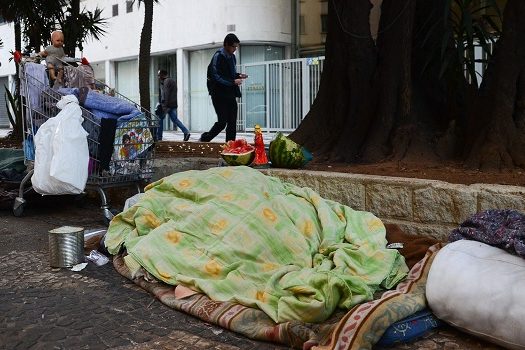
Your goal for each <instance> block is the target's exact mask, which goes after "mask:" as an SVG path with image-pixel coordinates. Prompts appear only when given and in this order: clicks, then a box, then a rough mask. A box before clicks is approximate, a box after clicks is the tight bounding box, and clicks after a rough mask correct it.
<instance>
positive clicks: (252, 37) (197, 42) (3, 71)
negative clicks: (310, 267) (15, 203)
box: [0, 0, 298, 132]
mask: <svg viewBox="0 0 525 350" xmlns="http://www.w3.org/2000/svg"><path fill="white" fill-rule="evenodd" d="M134 3H135V4H134V5H132V1H126V0H84V1H81V6H83V7H85V8H86V9H88V10H93V9H94V8H95V7H97V6H98V7H99V8H101V9H103V13H102V17H104V18H107V20H108V26H107V27H106V31H107V33H106V35H105V36H103V37H102V40H101V41H92V40H89V41H88V42H87V43H85V44H84V51H83V52H82V53H78V56H79V57H80V56H84V57H86V58H87V59H88V60H89V61H90V62H91V64H92V66H93V68H94V69H95V77H96V78H97V79H98V80H101V81H103V82H105V83H106V84H107V85H110V86H113V87H115V88H116V89H117V90H118V91H119V92H120V93H121V94H123V95H125V96H127V97H129V98H130V99H132V100H134V101H136V102H138V101H139V93H138V91H139V89H138V53H139V42H140V33H141V30H142V24H143V21H144V6H143V5H142V6H139V2H138V1H135V2H134ZM297 3H298V2H297V1H296V0H195V1H173V0H161V1H160V2H159V3H158V4H156V5H155V6H154V15H153V37H152V43H151V70H150V78H149V79H150V87H151V94H152V95H151V106H152V108H153V107H154V105H155V103H156V102H157V101H158V89H157V86H158V85H157V84H158V83H157V71H158V69H160V68H164V69H166V70H167V71H168V72H169V74H170V75H171V77H174V78H176V79H177V84H178V101H179V108H178V112H179V118H180V119H181V120H182V121H183V122H184V124H185V125H186V126H188V127H189V128H190V130H191V131H193V132H200V131H205V130H207V129H209V128H210V126H211V125H212V124H213V123H214V122H215V121H216V116H215V113H214V111H213V107H212V105H211V100H210V99H209V96H208V92H207V90H206V68H207V65H208V63H209V61H210V58H211V56H212V55H213V52H214V51H215V50H216V49H217V48H220V47H222V42H223V39H224V37H225V36H226V34H227V33H234V34H236V35H237V36H238V37H239V39H240V41H241V46H240V48H239V50H238V52H237V62H238V64H246V63H252V62H261V61H269V60H280V59H285V58H290V57H292V56H294V54H293V51H294V50H295V47H296V46H295V45H296V39H295V38H296V37H297V35H296V33H297V32H296V30H295V28H296V27H297V25H296V21H295V19H294V18H295V16H296V15H295V13H297V11H296V6H297ZM65 34H66V35H67V33H65ZM0 38H2V40H3V42H4V48H3V49H0V62H1V63H2V65H1V66H0V85H4V84H5V85H9V86H11V85H12V81H13V75H14V73H15V67H14V64H13V63H11V62H8V58H9V57H10V54H9V51H10V50H12V48H14V34H13V26H12V24H9V23H3V24H0ZM254 78H256V77H254ZM250 83H253V84H256V82H253V81H252V82H250V80H248V81H246V83H245V84H246V85H249V84H250ZM0 95H1V96H2V98H1V99H3V95H4V94H3V93H0ZM166 119H168V118H166ZM6 121H7V116H6V112H5V103H3V101H0V126H6ZM7 124H8V121H7Z"/></svg>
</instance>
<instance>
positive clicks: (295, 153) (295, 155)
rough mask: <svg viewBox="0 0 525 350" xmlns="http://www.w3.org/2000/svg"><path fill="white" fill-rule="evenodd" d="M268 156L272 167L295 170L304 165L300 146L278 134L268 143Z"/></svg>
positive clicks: (304, 160)
mask: <svg viewBox="0 0 525 350" xmlns="http://www.w3.org/2000/svg"><path fill="white" fill-rule="evenodd" d="M269 156H270V162H271V165H272V167H275V168H288V169H297V168H300V167H302V166H303V165H304V164H305V163H306V159H305V157H304V154H303V150H302V147H301V145H299V144H298V143H296V142H294V141H293V140H291V139H290V138H288V137H286V136H285V135H283V134H282V133H281V132H278V133H277V134H276V135H275V138H274V139H273V141H272V142H270V148H269Z"/></svg>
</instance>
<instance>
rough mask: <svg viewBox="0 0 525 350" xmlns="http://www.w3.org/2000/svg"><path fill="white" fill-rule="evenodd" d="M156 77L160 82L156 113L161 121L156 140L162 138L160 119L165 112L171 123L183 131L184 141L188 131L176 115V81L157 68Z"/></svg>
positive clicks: (187, 136)
mask: <svg viewBox="0 0 525 350" xmlns="http://www.w3.org/2000/svg"><path fill="white" fill-rule="evenodd" d="M158 77H159V83H160V86H159V90H160V108H158V109H157V111H156V114H157V115H158V116H159V118H160V119H161V123H160V125H159V128H158V130H157V141H160V140H162V132H163V130H162V129H163V126H162V121H163V120H164V118H165V117H166V114H168V115H169V117H170V120H171V121H172V122H173V124H175V125H176V126H177V127H178V128H179V129H180V130H181V131H182V132H183V133H184V141H188V140H189V139H190V131H189V130H188V128H186V126H184V124H183V123H182V122H181V121H180V119H179V118H178V117H177V82H176V81H175V80H174V79H172V78H170V77H169V76H168V72H167V71H166V70H164V69H161V70H159V72H158Z"/></svg>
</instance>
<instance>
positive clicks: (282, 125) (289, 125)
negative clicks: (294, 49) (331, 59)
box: [237, 57, 324, 132]
mask: <svg viewBox="0 0 525 350" xmlns="http://www.w3.org/2000/svg"><path fill="white" fill-rule="evenodd" d="M323 65H324V57H312V58H298V59H290V60H281V61H268V62H259V63H249V64H244V65H241V67H240V71H241V72H243V73H246V74H248V76H249V79H247V80H246V82H245V83H244V85H243V87H242V89H243V91H242V98H241V101H240V104H239V112H238V118H237V130H238V131H252V130H253V128H254V126H255V125H256V124H258V125H260V126H261V127H262V128H263V130H265V131H267V132H276V131H283V132H291V131H293V130H295V129H296V128H297V127H298V126H299V124H300V123H301V121H302V119H303V118H304V116H305V115H306V114H307V113H308V111H309V110H310V106H311V105H312V103H313V101H314V99H315V96H316V95H317V91H318V89H319V84H320V81H321V73H322V71H323Z"/></svg>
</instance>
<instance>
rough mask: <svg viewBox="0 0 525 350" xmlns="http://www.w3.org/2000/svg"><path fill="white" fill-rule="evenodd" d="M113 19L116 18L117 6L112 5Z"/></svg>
mask: <svg viewBox="0 0 525 350" xmlns="http://www.w3.org/2000/svg"><path fill="white" fill-rule="evenodd" d="M112 9H113V12H112V13H113V17H115V16H118V4H115V5H113V7H112Z"/></svg>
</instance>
